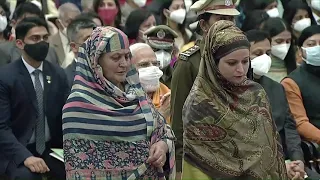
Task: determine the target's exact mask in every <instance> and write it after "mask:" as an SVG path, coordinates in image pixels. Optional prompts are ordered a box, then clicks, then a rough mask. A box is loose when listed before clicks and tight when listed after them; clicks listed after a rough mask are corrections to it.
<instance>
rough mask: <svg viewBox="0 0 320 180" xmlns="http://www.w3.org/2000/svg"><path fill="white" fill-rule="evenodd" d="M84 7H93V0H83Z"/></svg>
mask: <svg viewBox="0 0 320 180" xmlns="http://www.w3.org/2000/svg"><path fill="white" fill-rule="evenodd" d="M81 8H82V9H93V0H81Z"/></svg>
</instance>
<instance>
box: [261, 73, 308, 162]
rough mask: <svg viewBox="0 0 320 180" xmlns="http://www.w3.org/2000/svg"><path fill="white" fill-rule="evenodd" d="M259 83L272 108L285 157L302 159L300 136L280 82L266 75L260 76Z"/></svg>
mask: <svg viewBox="0 0 320 180" xmlns="http://www.w3.org/2000/svg"><path fill="white" fill-rule="evenodd" d="M259 83H260V84H261V85H262V86H263V88H264V89H265V91H266V93H267V95H268V98H269V101H270V104H271V109H272V117H273V119H274V121H275V123H276V126H277V130H278V132H279V134H280V137H281V141H282V146H283V149H284V153H285V156H286V158H289V159H290V160H293V161H294V160H301V161H304V156H303V152H302V149H301V138H300V136H299V134H298V132H297V127H296V123H295V121H294V119H293V117H292V114H291V111H290V109H289V105H288V101H287V98H286V94H285V91H284V88H283V87H282V85H281V84H280V83H278V82H276V81H273V80H272V79H270V78H268V77H266V76H262V77H261V78H260V82H259Z"/></svg>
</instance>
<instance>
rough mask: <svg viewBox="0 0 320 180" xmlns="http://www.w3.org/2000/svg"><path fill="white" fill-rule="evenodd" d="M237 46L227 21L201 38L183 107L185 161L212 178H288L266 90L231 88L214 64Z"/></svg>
mask: <svg viewBox="0 0 320 180" xmlns="http://www.w3.org/2000/svg"><path fill="white" fill-rule="evenodd" d="M238 41H247V39H246V37H245V36H244V35H243V33H242V32H241V31H240V30H239V29H238V28H237V27H236V26H235V25H234V24H233V23H232V22H229V21H218V22H217V23H215V24H214V25H213V26H212V27H211V28H210V30H209V32H208V34H207V36H206V39H205V48H204V52H203V55H202V59H201V64H200V68H199V74H198V76H197V78H196V80H195V82H194V85H193V87H192V89H191V92H190V94H189V96H188V98H187V100H186V102H185V104H184V108H183V121H184V153H185V155H184V159H185V160H186V161H187V162H188V163H190V164H192V165H193V166H195V167H198V168H199V169H200V170H201V171H203V172H204V173H206V174H207V175H208V176H210V177H211V178H214V179H220V178H221V179H287V176H286V169H285V165H284V159H283V154H282V147H281V144H280V143H279V141H278V140H277V136H278V134H277V130H276V128H275V124H274V122H273V120H272V116H271V114H270V113H271V110H270V105H269V102H268V99H267V95H266V93H265V91H264V90H263V88H262V87H261V86H260V85H259V84H257V83H255V82H253V81H251V80H248V79H247V80H245V81H244V82H243V83H241V84H236V85H235V84H231V83H230V82H228V81H227V80H226V79H225V78H224V77H223V76H222V75H221V74H220V72H219V70H218V67H217V65H216V62H217V60H216V59H214V57H216V56H217V54H216V53H217V52H221V51H220V50H221V49H222V48H226V47H228V46H229V47H230V46H231V45H234V44H237V42H238ZM235 48H236V47H235ZM225 55H226V54H225ZM220 57H222V56H220Z"/></svg>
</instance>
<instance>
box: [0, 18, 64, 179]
mask: <svg viewBox="0 0 320 180" xmlns="http://www.w3.org/2000/svg"><path fill="white" fill-rule="evenodd" d="M48 37H49V33H48V27H47V24H46V22H45V20H44V19H42V18H39V17H30V18H25V19H23V20H22V21H21V22H19V23H18V25H17V26H16V38H17V40H16V46H17V47H18V49H19V50H20V51H21V54H22V57H19V59H18V60H16V61H14V62H12V63H11V64H9V65H6V66H3V67H1V70H0V94H1V96H0V112H1V113H0V151H1V154H0V174H3V173H5V174H6V175H7V176H9V178H10V179H13V180H26V179H28V180H31V179H32V180H41V179H42V178H41V174H44V173H49V174H50V175H51V176H52V177H53V178H54V179H61V180H63V179H65V171H64V164H63V163H62V162H61V161H59V160H57V159H55V158H53V157H51V156H50V155H49V154H50V153H51V148H62V128H61V127H62V120H61V118H62V107H63V105H64V104H65V101H66V98H67V96H68V94H69V88H68V83H67V77H66V75H65V73H64V71H63V69H61V68H60V67H58V66H56V65H53V64H51V63H50V62H48V61H46V56H47V53H48V51H49V43H48Z"/></svg>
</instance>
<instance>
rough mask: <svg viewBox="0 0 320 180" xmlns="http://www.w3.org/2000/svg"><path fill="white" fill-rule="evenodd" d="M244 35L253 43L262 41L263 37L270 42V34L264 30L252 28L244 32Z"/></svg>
mask: <svg viewBox="0 0 320 180" xmlns="http://www.w3.org/2000/svg"><path fill="white" fill-rule="evenodd" d="M245 35H246V36H247V38H248V41H249V42H250V43H251V42H253V43H257V42H261V41H264V40H265V39H268V40H269V41H270V43H271V38H270V35H269V34H268V33H267V32H265V31H261V30H257V29H253V30H250V31H247V32H245Z"/></svg>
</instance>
